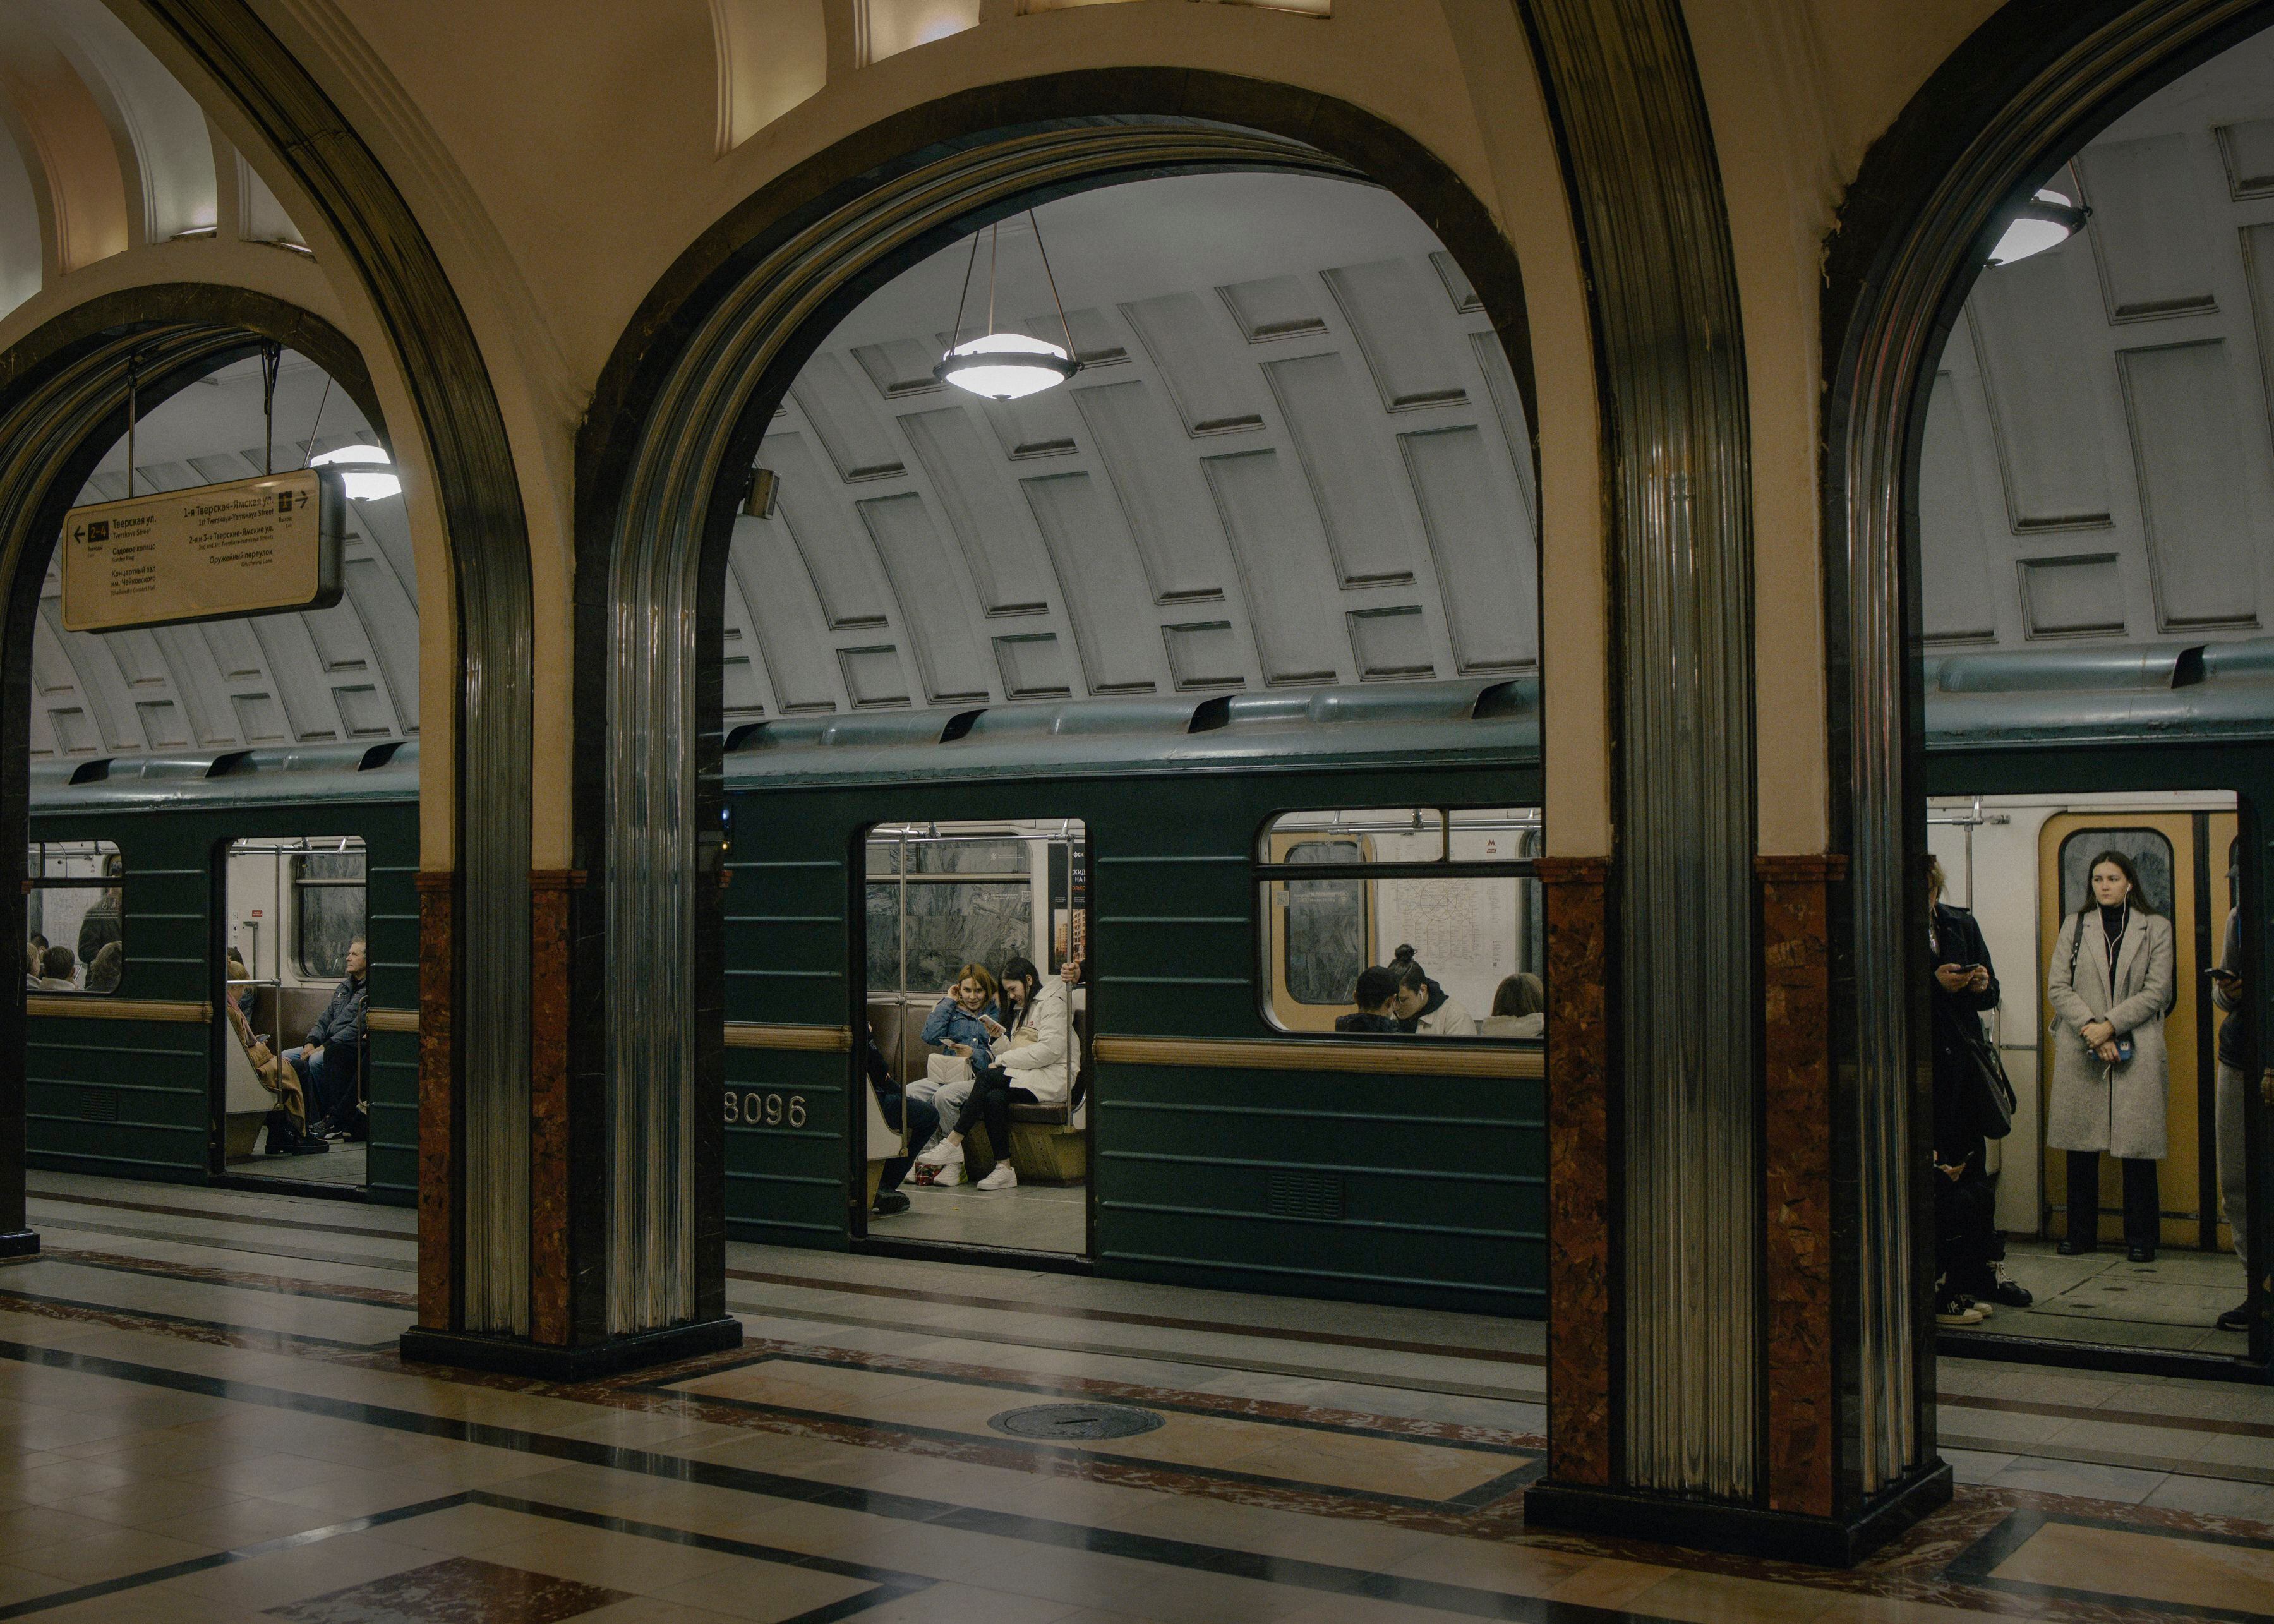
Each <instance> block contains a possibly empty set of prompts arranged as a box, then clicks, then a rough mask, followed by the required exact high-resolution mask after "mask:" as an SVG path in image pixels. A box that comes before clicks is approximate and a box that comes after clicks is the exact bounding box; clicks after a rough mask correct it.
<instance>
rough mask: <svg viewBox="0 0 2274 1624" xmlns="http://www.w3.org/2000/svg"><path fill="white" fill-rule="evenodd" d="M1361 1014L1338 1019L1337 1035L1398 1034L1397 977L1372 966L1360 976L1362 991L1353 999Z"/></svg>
mask: <svg viewBox="0 0 2274 1624" xmlns="http://www.w3.org/2000/svg"><path fill="white" fill-rule="evenodd" d="M1352 998H1353V999H1354V1000H1355V1002H1356V1003H1357V1004H1358V1011H1357V1013H1355V1014H1352V1015H1337V1016H1336V1017H1335V1030H1336V1031H1337V1032H1397V1031H1399V1030H1401V1028H1400V1027H1399V1026H1398V1024H1397V975H1396V974H1395V973H1393V972H1392V971H1390V970H1389V969H1387V968H1385V967H1384V966H1381V965H1368V966H1367V967H1366V968H1365V969H1363V970H1360V971H1359V973H1358V989H1357V991H1356V992H1354V993H1353V994H1352Z"/></svg>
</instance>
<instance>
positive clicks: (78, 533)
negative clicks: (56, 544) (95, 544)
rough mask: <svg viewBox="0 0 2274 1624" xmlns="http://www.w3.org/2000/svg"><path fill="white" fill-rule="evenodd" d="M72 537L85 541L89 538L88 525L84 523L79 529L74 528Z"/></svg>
mask: <svg viewBox="0 0 2274 1624" xmlns="http://www.w3.org/2000/svg"><path fill="white" fill-rule="evenodd" d="M86 539H87V526H86V525H84V524H82V525H80V526H79V528H78V529H77V530H73V531H72V540H73V541H85V540H86Z"/></svg>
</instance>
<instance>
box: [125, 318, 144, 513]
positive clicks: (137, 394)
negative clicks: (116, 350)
mask: <svg viewBox="0 0 2274 1624" xmlns="http://www.w3.org/2000/svg"><path fill="white" fill-rule="evenodd" d="M141 396H142V357H141V356H140V355H139V353H137V354H134V355H131V356H128V357H126V494H127V496H128V497H129V498H132V496H133V494H134V420H135V419H136V418H137V417H139V416H141V412H140V410H139V407H140V405H141Z"/></svg>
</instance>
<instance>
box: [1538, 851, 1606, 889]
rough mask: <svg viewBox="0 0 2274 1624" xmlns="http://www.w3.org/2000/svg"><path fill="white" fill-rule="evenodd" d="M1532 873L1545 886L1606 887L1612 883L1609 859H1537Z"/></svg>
mask: <svg viewBox="0 0 2274 1624" xmlns="http://www.w3.org/2000/svg"><path fill="white" fill-rule="evenodd" d="M1532 873H1533V874H1535V875H1537V876H1539V878H1540V883H1541V884H1543V885H1605V884H1608V883H1610V878H1611V860H1610V859H1609V858H1608V857H1535V858H1533V859H1532Z"/></svg>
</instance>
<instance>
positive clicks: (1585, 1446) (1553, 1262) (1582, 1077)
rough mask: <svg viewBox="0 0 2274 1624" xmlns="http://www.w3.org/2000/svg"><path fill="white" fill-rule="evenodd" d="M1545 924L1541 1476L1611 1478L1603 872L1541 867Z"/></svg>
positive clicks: (1588, 863)
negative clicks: (1543, 1459)
mask: <svg viewBox="0 0 2274 1624" xmlns="http://www.w3.org/2000/svg"><path fill="white" fill-rule="evenodd" d="M1536 871H1537V873H1538V874H1539V876H1540V885H1541V889H1542V891H1543V892H1544V894H1545V900H1546V906H1547V1475H1548V1477H1549V1478H1550V1479H1551V1480H1553V1481H1554V1482H1556V1483H1560V1484H1574V1485H1604V1484H1608V1483H1609V1482H1610V1481H1611V1477H1612V1459H1613V1440H1612V1428H1611V1392H1612V1382H1611V1370H1612V1361H1613V1359H1614V1357H1615V1353H1616V1349H1615V1338H1614V1336H1613V1334H1612V1326H1611V1256H1612V1252H1611V1246H1612V1237H1613V1214H1612V1209H1611V1168H1612V1154H1611V1142H1610V1027H1609V1004H1608V986H1609V976H1610V951H1609V912H1608V891H1609V882H1610V862H1609V860H1608V859H1607V858H1601V857H1543V858H1541V859H1540V861H1539V862H1538V864H1537V865H1536Z"/></svg>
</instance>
